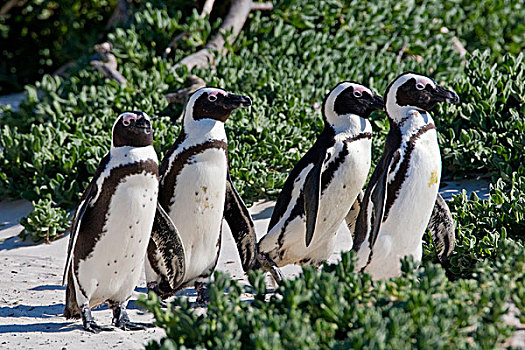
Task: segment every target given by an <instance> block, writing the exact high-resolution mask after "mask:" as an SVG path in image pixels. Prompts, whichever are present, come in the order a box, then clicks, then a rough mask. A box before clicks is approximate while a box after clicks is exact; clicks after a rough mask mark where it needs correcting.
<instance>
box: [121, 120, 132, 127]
mask: <svg viewBox="0 0 525 350" xmlns="http://www.w3.org/2000/svg"><path fill="white" fill-rule="evenodd" d="M122 124H124V126H129V124H131V123H130V122H129V120H128V119H124V120H122Z"/></svg>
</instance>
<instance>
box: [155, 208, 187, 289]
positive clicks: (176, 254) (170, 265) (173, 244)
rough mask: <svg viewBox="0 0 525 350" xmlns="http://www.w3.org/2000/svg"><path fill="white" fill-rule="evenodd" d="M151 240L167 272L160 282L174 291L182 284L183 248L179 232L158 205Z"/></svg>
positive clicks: (184, 267) (183, 269)
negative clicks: (165, 283)
mask: <svg viewBox="0 0 525 350" xmlns="http://www.w3.org/2000/svg"><path fill="white" fill-rule="evenodd" d="M151 239H152V240H153V243H154V244H155V246H156V248H157V250H158V252H159V253H160V256H161V258H162V261H163V262H164V266H165V267H166V270H167V276H161V277H162V280H165V281H167V282H168V283H169V285H170V287H171V288H172V289H173V290H176V289H177V288H178V287H179V286H180V285H181V284H182V281H183V280H184V273H185V271H186V265H185V255H184V246H183V245H182V240H181V238H180V235H179V231H178V230H177V228H176V227H175V225H174V223H173V221H172V220H171V218H170V217H169V216H168V214H166V211H165V210H164V209H163V208H162V206H161V205H160V203H157V211H156V213H155V219H154V221H153V229H152V231H151ZM150 243H151V242H150ZM148 255H149V254H148ZM156 272H157V271H156Z"/></svg>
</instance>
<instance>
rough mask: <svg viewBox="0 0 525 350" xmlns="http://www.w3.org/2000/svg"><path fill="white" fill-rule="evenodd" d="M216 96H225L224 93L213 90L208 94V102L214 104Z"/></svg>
mask: <svg viewBox="0 0 525 350" xmlns="http://www.w3.org/2000/svg"><path fill="white" fill-rule="evenodd" d="M217 95H223V96H226V93H225V92H224V91H220V90H215V91H213V92H210V93H209V94H208V101H210V102H215V101H217Z"/></svg>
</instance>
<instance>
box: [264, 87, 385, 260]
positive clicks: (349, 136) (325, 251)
mask: <svg viewBox="0 0 525 350" xmlns="http://www.w3.org/2000/svg"><path fill="white" fill-rule="evenodd" d="M383 107H384V104H383V99H382V97H381V96H378V95H376V94H375V93H373V92H372V91H371V90H370V89H369V88H367V87H365V86H363V85H360V84H357V83H354V82H342V83H339V84H337V86H335V87H334V88H333V89H332V90H331V91H330V92H329V93H328V95H327V96H326V97H325V99H324V103H323V109H322V112H323V119H324V130H323V131H322V133H321V134H320V135H319V137H318V138H317V141H316V142H315V143H314V145H313V146H312V148H311V149H310V150H309V151H308V152H307V153H306V154H305V155H304V156H303V157H302V158H301V160H300V161H299V162H298V163H297V164H296V166H295V167H294V168H293V170H292V171H291V173H290V175H289V176H288V178H287V180H286V182H285V184H284V187H283V189H282V191H281V193H280V195H279V198H278V199H277V203H276V205H275V209H274V211H273V214H272V218H271V220H270V224H269V227H268V233H267V234H266V235H265V236H264V237H263V238H262V239H261V241H260V242H259V244H258V245H259V251H260V252H261V253H266V254H268V256H269V257H270V258H271V259H272V260H273V261H274V262H275V263H276V264H277V265H278V266H279V267H281V266H284V265H287V264H301V265H304V264H311V265H319V264H321V263H322V262H323V261H325V260H327V259H328V258H329V257H330V255H331V254H332V253H333V251H334V245H335V238H336V232H337V229H338V228H339V226H340V225H341V223H342V222H343V220H344V219H345V217H346V216H347V215H348V213H349V211H350V209H351V207H352V204H353V203H354V201H355V200H356V197H357V196H358V194H359V193H360V192H361V188H362V187H363V185H364V184H365V181H366V179H367V176H368V172H369V170H370V159H371V149H372V140H371V138H372V127H371V125H370V122H369V121H368V120H367V119H366V118H367V117H368V116H369V115H370V113H371V112H372V111H374V110H381V109H383Z"/></svg>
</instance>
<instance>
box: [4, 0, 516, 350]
mask: <svg viewBox="0 0 525 350" xmlns="http://www.w3.org/2000/svg"><path fill="white" fill-rule="evenodd" d="M179 5H180V6H179ZM134 6H135V8H134V16H133V18H132V20H131V23H130V24H129V26H126V27H120V28H116V29H114V30H112V31H111V32H109V33H108V34H107V38H108V39H109V40H110V41H111V42H112V44H113V46H114V53H115V55H116V56H117V58H118V60H119V71H120V72H121V73H122V74H123V75H124V76H125V77H126V78H127V80H128V82H127V83H126V84H123V85H119V84H117V83H116V82H114V81H109V80H107V79H105V78H103V77H102V76H101V75H100V73H98V72H96V71H94V70H92V69H91V67H89V65H88V64H87V60H86V59H85V56H84V58H81V59H80V60H79V62H78V64H77V66H76V67H74V68H73V70H72V72H71V75H70V76H69V77H68V78H65V79H63V78H53V77H50V76H44V78H42V80H41V81H39V82H37V83H36V84H35V86H27V87H26V91H27V95H28V98H27V101H26V102H24V103H23V104H22V105H21V107H20V110H19V111H17V112H13V111H12V110H10V109H4V110H3V112H2V115H1V116H0V198H1V197H10V198H24V199H28V200H31V201H34V202H35V205H36V204H37V203H38V205H36V208H37V210H36V211H35V213H34V214H32V215H31V216H30V217H28V218H27V219H26V222H27V223H28V225H27V227H26V228H27V229H28V232H27V234H28V235H31V236H32V237H34V238H36V239H38V238H44V236H43V234H42V233H38V232H37V231H38V228H39V227H41V226H46V225H47V226H46V227H55V228H62V227H64V220H65V211H64V210H67V209H70V208H71V207H72V206H73V205H75V204H76V203H77V201H78V199H79V195H80V193H81V191H82V190H83V189H84V188H85V186H86V184H87V181H88V180H89V179H90V177H91V176H92V174H93V173H94V171H95V168H96V166H97V164H98V162H99V160H100V159H101V158H102V157H103V155H104V154H105V153H106V152H107V151H108V148H109V145H110V141H109V132H110V130H111V125H112V123H113V121H114V119H115V117H116V116H117V115H118V114H119V113H120V112H122V111H124V110H129V109H140V110H143V111H145V112H147V113H148V114H150V115H151V116H153V118H154V127H155V132H156V138H155V147H156V149H157V151H158V152H159V155H162V154H163V152H165V150H166V149H167V148H168V147H169V146H170V145H171V144H172V142H173V141H174V139H175V137H176V136H177V133H178V130H179V120H178V118H179V115H180V112H181V106H173V105H168V103H167V102H166V100H165V99H164V95H165V94H166V93H167V92H169V91H173V90H177V89H179V88H181V87H183V85H184V82H185V80H186V77H187V75H188V72H187V71H186V70H185V69H183V68H181V69H177V70H173V69H172V67H173V65H174V64H175V63H176V62H178V61H179V60H180V59H181V58H183V57H185V56H186V55H187V54H189V53H192V52H194V51H195V50H197V49H198V48H199V47H201V46H202V45H203V44H204V43H205V42H206V40H207V38H208V37H209V35H210V34H212V33H214V32H215V31H216V28H217V26H218V24H219V22H220V19H217V20H216V19H215V18H213V17H212V19H211V20H210V19H201V18H200V17H199V16H198V14H197V12H196V11H194V12H191V10H188V4H187V2H185V1H181V2H180V4H179V3H178V2H176V1H174V2H170V5H169V6H168V5H166V4H165V3H163V2H152V3H141V2H135V3H134ZM523 18H525V8H524V7H523V4H521V2H518V1H504V0H499V1H483V0H475V1H467V0H454V1H446V2H437V1H411V0H403V1H393V0H380V1H377V2H363V1H338V0H316V1H314V0H310V1H300V0H282V1H278V2H276V3H275V9H274V10H273V11H272V12H271V13H261V12H256V13H253V14H251V15H250V18H249V22H248V23H247V24H246V26H245V28H244V30H243V31H242V32H241V34H240V36H239V37H238V39H237V40H236V42H235V44H234V45H233V47H232V48H230V49H231V50H230V51H231V52H230V53H229V54H228V55H226V56H224V57H220V58H219V59H218V60H217V62H216V67H215V68H210V69H202V70H197V71H196V72H193V73H196V74H197V75H199V76H200V77H202V78H204V79H205V81H206V83H207V84H208V85H211V86H220V87H224V88H226V89H228V90H230V91H234V92H237V93H243V94H248V95H250V96H251V97H252V98H253V100H254V104H253V106H252V107H251V108H250V109H249V110H243V111H240V112H236V113H234V114H233V115H232V117H231V118H230V120H229V121H228V122H227V124H226V126H227V133H228V136H229V154H230V162H231V170H232V173H233V175H234V177H235V183H236V186H237V188H238V189H239V192H240V193H241V195H242V196H243V197H244V198H245V200H247V201H253V200H256V199H258V198H265V197H273V196H275V195H276V194H277V193H278V191H279V189H280V187H281V186H282V184H283V182H284V179H285V178H286V175H287V171H289V170H290V169H291V168H292V167H293V165H294V164H295V162H296V161H297V160H298V159H299V158H300V157H301V156H302V154H304V152H305V151H306V150H307V149H308V148H309V147H310V146H311V145H312V143H313V141H314V140H315V136H316V134H317V133H319V131H320V130H321V128H322V122H321V118H320V117H321V115H320V111H319V110H318V108H316V107H315V106H316V104H318V103H321V101H322V99H323V97H324V95H325V94H326V93H327V91H328V90H329V89H330V88H331V87H333V86H334V85H335V84H336V83H337V82H339V81H341V80H355V81H360V82H363V83H365V84H368V85H369V86H370V87H371V88H373V89H374V90H376V91H378V92H380V93H382V92H384V90H385V88H386V86H387V85H388V83H389V82H390V81H391V80H392V79H393V78H394V77H395V76H397V75H398V74H400V73H401V72H404V71H407V70H411V71H418V72H423V73H427V74H429V75H432V76H433V77H435V78H436V80H437V81H438V82H440V83H442V84H443V85H445V86H448V87H451V88H453V89H454V90H455V91H456V92H457V93H458V94H459V95H460V98H461V100H462V101H463V103H462V104H461V105H458V106H448V105H447V106H440V107H439V108H438V109H436V111H435V112H434V116H435V119H436V121H437V123H438V129H439V131H440V145H441V149H442V155H443V163H444V167H443V169H444V172H443V176H444V177H461V176H464V175H466V174H472V173H475V174H477V175H481V176H487V177H491V178H492V180H493V185H492V189H491V194H490V199H488V200H486V201H482V200H479V198H476V197H475V196H474V197H472V198H467V196H466V195H465V194H462V195H459V196H456V197H455V198H454V199H453V201H452V202H450V204H449V205H450V207H451V210H452V212H453V215H454V217H455V220H456V222H457V232H456V234H457V247H456V250H455V252H454V254H453V256H452V258H451V260H450V264H449V265H447V266H445V270H443V268H442V267H439V266H437V265H434V263H435V262H436V261H437V260H436V258H435V256H434V253H433V249H432V242H431V241H430V240H429V242H428V244H426V245H425V254H424V260H425V263H424V266H423V267H422V268H421V269H419V270H417V271H416V272H411V271H410V268H409V266H411V265H410V263H409V262H407V272H406V274H405V276H403V277H401V278H398V279H394V280H391V281H387V282H372V281H370V279H369V277H367V276H360V275H357V274H355V273H353V267H352V266H353V263H352V259H351V257H350V255H345V257H344V259H343V262H342V263H340V264H339V265H335V266H326V267H324V269H323V271H322V272H316V271H314V270H312V269H305V270H304V274H303V276H302V277H301V278H299V279H297V280H296V281H286V282H285V283H284V284H283V285H282V286H281V287H280V288H279V289H278V291H277V293H276V295H275V296H274V297H273V298H272V300H271V301H270V302H269V303H263V302H262V301H261V300H262V299H261V298H262V293H263V292H264V287H263V285H262V284H261V279H260V276H256V275H252V276H251V280H252V282H253V283H254V286H255V301H254V302H253V303H251V304H250V303H243V302H240V301H239V294H240V287H239V286H237V285H236V284H235V283H234V282H232V281H231V280H229V279H228V278H227V277H224V276H218V277H217V280H216V283H215V284H214V285H213V286H212V301H211V303H210V306H209V309H208V314H207V317H199V316H197V315H195V314H193V313H192V311H191V310H190V307H189V305H188V304H187V302H186V301H184V300H183V299H181V300H179V299H177V301H176V303H177V305H178V306H179V307H180V309H176V308H170V309H168V310H167V311H161V310H160V309H159V308H158V306H157V305H156V302H157V301H156V300H155V299H150V300H149V301H147V304H148V308H150V310H152V311H154V312H155V315H156V317H157V321H158V323H159V324H160V325H162V326H163V327H165V328H166V330H167V335H168V338H167V339H168V340H166V341H164V342H163V345H164V346H165V347H166V348H170V347H176V345H181V344H184V345H185V346H187V347H198V346H201V347H223V348H240V347H242V346H243V347H244V348H251V347H255V346H259V347H261V348H265V347H266V348H274V345H275V344H282V346H283V347H286V348H289V347H291V346H294V347H298V348H301V347H308V346H309V347H310V348H312V347H320V346H323V347H326V348H328V347H329V348H348V347H360V344H362V343H360V342H364V343H365V344H367V345H368V346H369V347H371V348H406V347H413V348H416V347H418V348H431V347H432V348H469V347H471V348H476V347H478V348H491V347H493V346H495V345H497V344H499V343H502V342H503V341H504V339H506V338H507V337H508V335H509V334H511V333H512V330H511V329H509V327H507V326H505V325H504V324H503V323H502V322H501V317H502V314H503V313H505V310H506V308H507V307H508V306H509V305H510V304H509V303H510V302H513V303H514V305H516V307H518V308H520V310H521V313H522V315H523V313H524V311H525V310H524V304H523V300H524V299H525V291H524V290H523V288H524V287H523V285H524V276H523V271H524V269H525V267H524V255H523V254H524V249H523V241H524V232H525V218H524V215H525V178H524V177H525V166H524V165H523V164H524V161H525V156H524V150H525V107H524V106H525V103H524V102H525V62H524V60H523V54H521V52H522V51H523V49H524V47H525V43H524V40H525V36H524V35H523V33H524V30H525V23H524V22H523V20H522V19H523ZM182 32H188V33H190V35H189V37H187V38H185V39H184V41H183V42H182V43H181V44H180V45H179V46H178V47H177V49H175V50H174V51H173V52H172V54H171V55H170V56H169V57H168V58H167V59H164V58H163V57H162V54H163V52H164V49H165V47H166V46H167V45H168V44H169V42H170V41H171V39H172V38H173V37H174V36H176V35H177V34H179V33H182ZM86 35H87V34H86ZM458 42H459V43H461V44H462V45H458V44H457V43H458ZM461 46H464V49H466V55H465V56H462V54H461V52H462V47H461ZM85 54H86V55H88V54H89V52H88V51H86V52H85ZM371 119H372V124H373V127H374V132H375V138H374V154H373V157H374V159H375V160H377V159H378V157H379V155H380V153H381V151H382V146H383V142H384V136H385V135H386V132H387V130H388V122H387V121H386V118H385V115H384V114H383V113H375V114H373V115H372V117H371ZM54 206H58V207H59V208H55V209H56V210H54V211H52V210H49V209H46V208H52V207H54ZM49 213H52V214H49ZM44 214H45V215H44ZM53 218H55V219H56V218H58V220H55V219H53ZM29 219H31V220H29ZM31 223H36V224H31ZM46 232H52V233H54V232H58V230H54V231H53V230H48V231H46ZM50 238H53V237H51V236H50ZM445 271H446V276H445ZM371 287H374V288H371ZM224 289H228V291H229V293H228V294H227V295H224V294H223V290H224ZM283 324H286V327H282V325H283ZM220 342H224V343H220ZM303 342H304V343H303ZM170 344H171V345H170ZM302 344H303V345H302ZM316 344H317V346H316ZM151 347H153V348H154V347H155V345H154V344H152V345H151Z"/></svg>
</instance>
